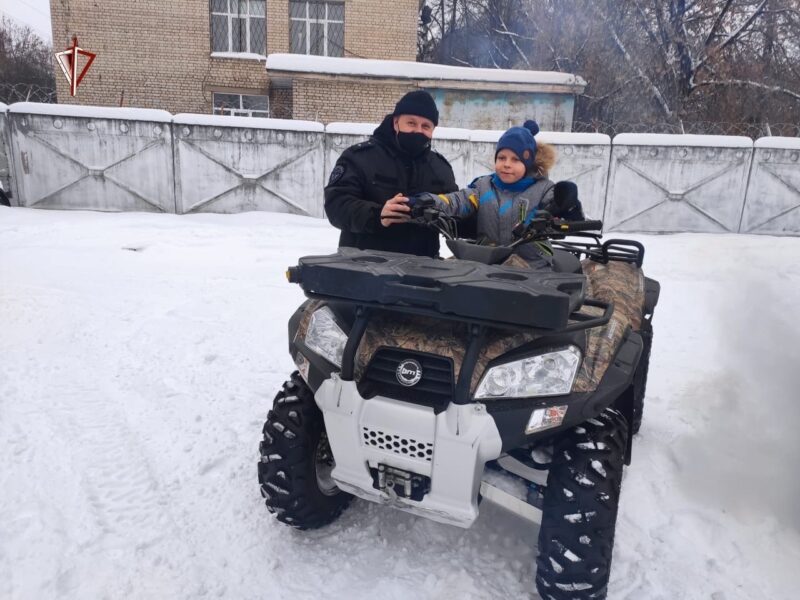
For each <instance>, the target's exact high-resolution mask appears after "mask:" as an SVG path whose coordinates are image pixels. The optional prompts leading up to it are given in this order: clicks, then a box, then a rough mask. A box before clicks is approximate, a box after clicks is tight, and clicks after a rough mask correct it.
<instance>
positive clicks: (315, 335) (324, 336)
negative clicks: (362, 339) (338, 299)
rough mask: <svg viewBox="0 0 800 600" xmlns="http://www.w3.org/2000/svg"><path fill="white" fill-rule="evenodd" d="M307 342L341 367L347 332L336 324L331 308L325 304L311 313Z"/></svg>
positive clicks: (310, 346)
mask: <svg viewBox="0 0 800 600" xmlns="http://www.w3.org/2000/svg"><path fill="white" fill-rule="evenodd" d="M305 342H306V346H308V347H309V348H311V349H312V350H313V351H314V352H316V353H317V354H319V355H320V356H322V357H324V358H327V359H328V360H329V361H331V362H332V363H333V364H335V365H336V366H337V367H339V368H341V366H342V354H344V345H345V344H346V343H347V334H346V333H345V332H344V331H342V330H341V329H340V328H339V326H338V325H337V324H336V319H335V318H334V316H333V312H331V309H330V308H328V307H327V306H323V307H322V308H320V309H319V310H317V311H315V312H314V314H313V315H311V322H310V323H309V324H308V331H306V339H305Z"/></svg>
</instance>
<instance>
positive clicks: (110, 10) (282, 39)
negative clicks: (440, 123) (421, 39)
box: [50, 0, 419, 118]
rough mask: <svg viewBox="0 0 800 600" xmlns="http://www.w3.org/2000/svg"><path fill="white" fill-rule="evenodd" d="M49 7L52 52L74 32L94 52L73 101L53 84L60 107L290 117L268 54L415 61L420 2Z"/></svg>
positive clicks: (122, 1)
mask: <svg viewBox="0 0 800 600" xmlns="http://www.w3.org/2000/svg"><path fill="white" fill-rule="evenodd" d="M50 11H51V15H52V22H53V23H52V24H53V43H54V46H55V47H56V48H57V49H58V48H59V46H62V47H64V48H66V47H67V46H68V45H69V43H70V40H71V39H72V36H73V35H75V36H77V37H78V41H79V44H80V45H81V47H83V48H85V49H87V50H89V51H91V52H96V53H97V59H96V60H95V62H94V64H93V65H92V67H91V69H90V70H89V72H88V74H87V75H86V78H85V79H84V80H83V82H82V83H81V87H80V88H79V90H78V95H77V96H76V97H74V98H73V97H70V95H69V86H68V84H67V82H66V79H65V78H63V77H60V76H59V77H57V78H56V81H57V84H56V86H57V95H58V101H59V102H60V103H69V104H88V105H96V106H136V107H142V108H159V109H163V110H167V111H169V112H172V113H180V112H194V113H206V114H208V113H211V112H217V113H219V114H239V115H251V116H271V117H279V118H280V117H283V118H291V117H292V116H293V114H292V101H291V100H292V99H291V88H288V89H287V88H286V87H281V86H280V85H273V86H271V85H270V80H269V78H268V75H267V72H266V69H265V61H266V55H268V54H272V53H297V54H311V55H320V56H338V57H358V58H378V59H388V60H404V61H413V60H415V56H416V36H417V19H418V11H419V0H337V1H333V0H332V1H327V2H320V1H297V0H170V1H168V2H165V1H163V0H103V1H102V2H97V1H96V0H50ZM59 75H60V74H59ZM346 90H347V84H345V85H344V86H343V89H342V91H343V92H344V91H346ZM304 93H305V92H304Z"/></svg>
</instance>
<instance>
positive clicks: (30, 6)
mask: <svg viewBox="0 0 800 600" xmlns="http://www.w3.org/2000/svg"><path fill="white" fill-rule="evenodd" d="M17 2H21V3H22V4H24V5H25V6H27V7H28V8H32V9H33V10H35V11H36V12H38V13H39V14H40V15H42V16H45V17H49V16H50V14H49V13H46V12H43V11H42V9H40V8H36V7H35V6H34V5H33V4H28V3H27V2H25V0H17Z"/></svg>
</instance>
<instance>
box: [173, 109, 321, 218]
mask: <svg viewBox="0 0 800 600" xmlns="http://www.w3.org/2000/svg"><path fill="white" fill-rule="evenodd" d="M173 129H174V153H175V172H176V186H175V194H176V204H177V209H178V212H179V213H196V212H220V213H234V212H241V211H246V210H264V211H271V212H285V213H292V214H299V215H308V216H312V217H321V216H323V211H322V206H323V203H322V191H321V184H322V178H323V174H322V171H323V168H324V158H325V157H324V150H323V149H324V133H323V132H324V128H323V126H322V124H320V123H313V122H309V121H291V120H283V119H254V118H247V117H225V116H213V115H196V114H180V115H175V118H174V120H173Z"/></svg>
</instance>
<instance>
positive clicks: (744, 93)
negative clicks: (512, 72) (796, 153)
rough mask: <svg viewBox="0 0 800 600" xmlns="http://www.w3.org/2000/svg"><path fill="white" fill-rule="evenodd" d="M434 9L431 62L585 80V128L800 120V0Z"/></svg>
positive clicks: (520, 1) (576, 0)
mask: <svg viewBox="0 0 800 600" xmlns="http://www.w3.org/2000/svg"><path fill="white" fill-rule="evenodd" d="M427 4H428V5H429V6H430V7H431V9H432V17H433V18H432V22H433V23H434V27H433V28H430V29H429V30H428V35H429V39H428V41H427V43H426V46H425V52H422V53H421V59H422V60H431V61H433V62H445V63H450V64H469V65H472V66H494V67H504V68H524V69H544V70H558V71H566V72H572V73H576V74H578V75H581V76H583V77H584V78H585V79H586V80H587V81H588V83H589V85H588V86H587V88H586V90H585V93H584V95H583V96H582V97H580V98H579V101H578V104H577V109H576V118H577V119H578V120H581V121H589V122H598V123H606V124H613V123H617V122H627V123H637V122H638V123H641V124H643V125H644V126H648V124H649V126H650V127H657V126H659V125H660V126H663V127H664V128H665V129H669V130H681V128H682V127H683V126H684V124H692V123H701V122H711V121H716V122H719V121H727V122H731V123H762V124H763V123H768V122H772V123H779V122H786V123H791V122H795V123H796V122H797V121H798V118H800V68H799V67H798V65H799V64H800V0H434V1H433V2H431V0H428V3H427ZM434 5H435V6H434ZM444 17H447V19H445V18H444Z"/></svg>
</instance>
